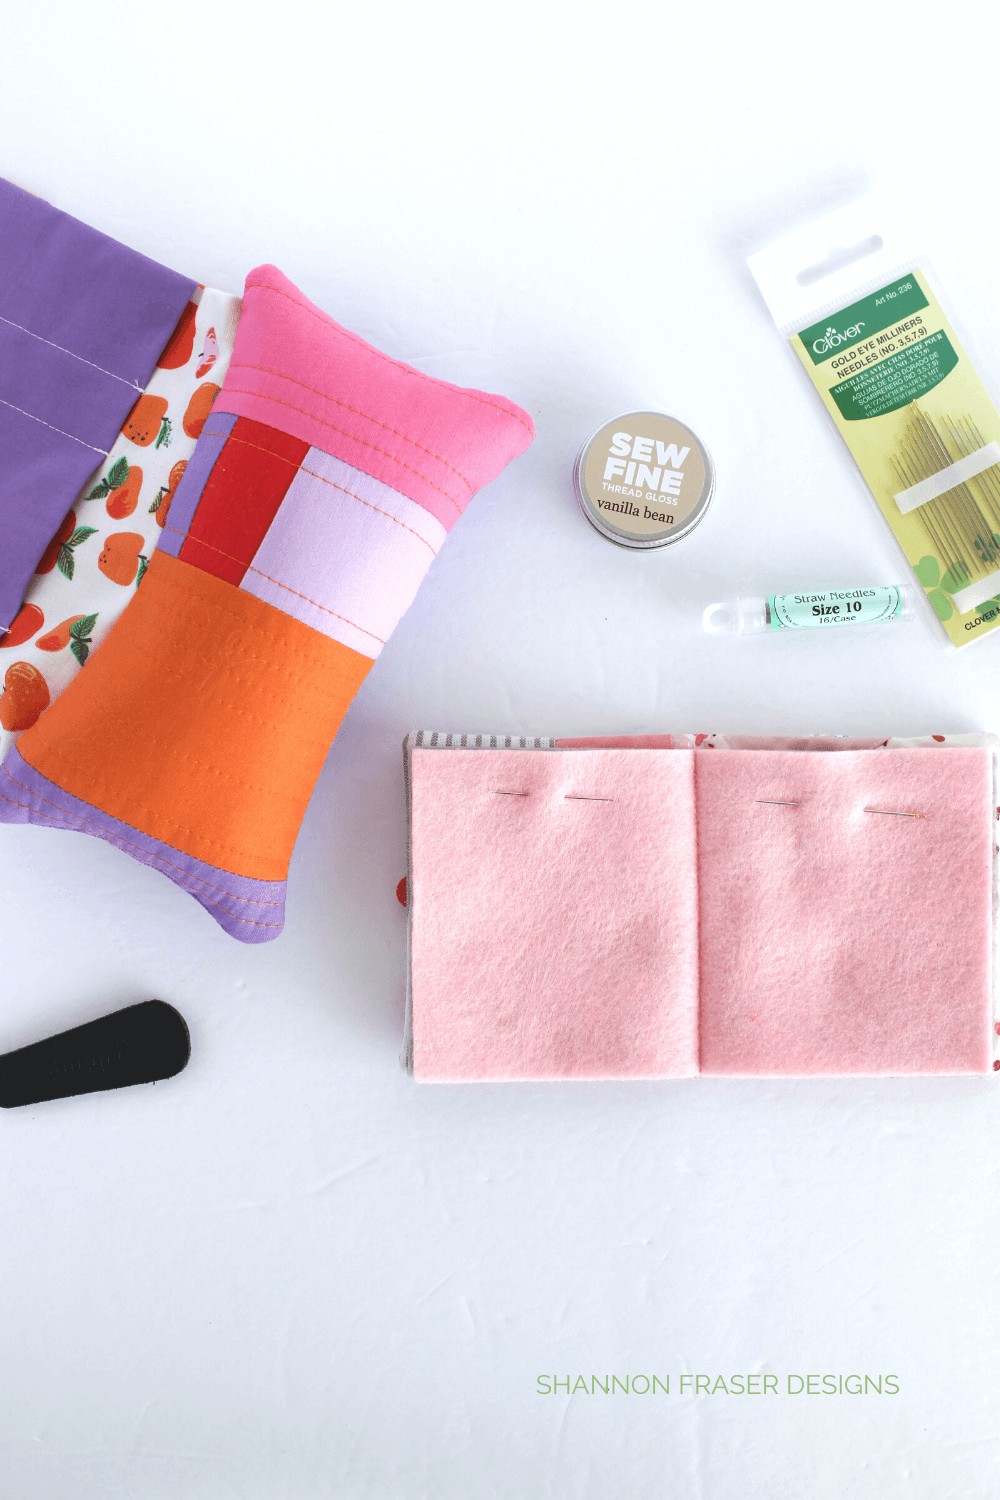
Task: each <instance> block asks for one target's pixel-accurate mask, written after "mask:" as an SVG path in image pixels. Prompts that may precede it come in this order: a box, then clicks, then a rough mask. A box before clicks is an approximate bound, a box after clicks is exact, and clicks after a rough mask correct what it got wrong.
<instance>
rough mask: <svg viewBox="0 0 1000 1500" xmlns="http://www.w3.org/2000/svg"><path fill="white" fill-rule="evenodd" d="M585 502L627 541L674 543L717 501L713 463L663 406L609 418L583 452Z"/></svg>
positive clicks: (606, 528)
mask: <svg viewBox="0 0 1000 1500" xmlns="http://www.w3.org/2000/svg"><path fill="white" fill-rule="evenodd" d="M573 478H574V482H575V486H576V496H577V499H578V500H579V502H580V508H581V510H582V511H583V513H584V515H585V516H586V517H587V520H588V521H589V522H590V523H591V525H592V526H594V527H596V528H597V530H598V531H599V532H600V533H601V534H602V536H606V537H607V538H608V539H609V541H612V542H617V543H618V544H619V545H620V546H622V547H635V548H639V549H648V548H653V547H669V546H670V544H671V542H678V541H680V539H681V537H684V536H687V534H688V532H690V531H693V530H694V528H695V527H696V526H697V524H698V522H699V521H700V520H701V519H702V517H703V516H704V514H705V512H706V511H707V510H708V507H709V505H710V504H711V502H712V494H713V492H714V489H715V469H714V467H713V464H712V459H711V457H710V455H709V452H708V449H707V448H706V447H705V445H704V443H703V442H702V441H701V439H700V438H699V437H698V436H697V434H696V433H694V432H692V430H691V428H690V427H687V426H685V424H684V423H683V422H679V421H678V420H677V418H676V417H670V416H667V414H666V413H665V412H659V411H632V412H625V413H624V414H623V415H622V416H620V417H614V418H613V419H612V420H611V421H610V422H605V423H604V425H603V426H602V427H599V428H598V429H597V431H596V432H595V433H594V434H593V435H592V436H591V437H589V438H588V439H587V441H586V442H585V443H584V445H583V447H582V448H581V449H580V452H579V454H578V455H577V460H576V467H575V469H574V474H573Z"/></svg>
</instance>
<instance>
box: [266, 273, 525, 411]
mask: <svg viewBox="0 0 1000 1500" xmlns="http://www.w3.org/2000/svg"><path fill="white" fill-rule="evenodd" d="M247 292H273V293H274V295H275V296H276V297H284V298H285V300H286V301H288V302H292V303H294V305H295V306H296V307H297V308H299V309H300V311H301V312H304V313H309V314H310V316H311V317H314V318H318V319H319V321H320V322H321V323H324V324H325V325H326V327H327V328H329V329H331V330H332V331H333V332H334V333H339V334H340V335H341V336H342V337H343V338H345V339H350V340H351V342H352V343H355V344H360V345H361V347H362V349H365V350H366V351H367V352H368V353H369V354H374V355H375V356H376V357H377V358H378V359H384V360H385V361H386V363H387V364H390V365H395V367H396V369H397V370H402V372H403V374H404V375H416V376H417V377H418V378H419V379H421V380H429V381H431V382H432V383H433V384H434V385H440V386H443V387H444V388H445V389H446V390H449V391H454V393H455V394H456V395H457V396H468V398H469V400H470V401H478V402H479V404H480V406H489V407H492V409H493V410H494V411H498V412H501V413H502V414H503V415H504V416H505V417H512V418H513V420H514V421H515V422H520V424H521V426H522V427H523V428H524V430H525V432H531V433H532V436H534V433H533V432H532V429H531V426H530V425H529V423H527V422H526V421H525V420H524V418H523V417H522V416H521V415H520V413H519V412H516V411H511V409H510V407H509V406H501V405H500V403H499V401H491V400H490V399H489V397H488V396H481V395H480V394H479V392H478V391H470V390H469V389H468V388H467V387H466V386H464V385H453V384H452V383H451V381H450V380H438V378H437V376H436V375H428V374H426V373H425V372H424V371H423V370H415V369H413V367H412V366H411V365H406V364H404V363H403V362H402V360H399V359H393V357H392V355H391V354H385V353H384V352H383V351H382V350H381V349H376V348H375V346H374V344H369V342H368V340H367V339H363V338H361V337H360V335H359V334H356V333H352V332H351V330H350V329H349V328H342V327H341V326H340V324H339V323H337V322H335V321H334V320H333V318H331V317H329V315H328V314H327V313H324V312H321V311H320V310H319V308H318V307H312V306H310V304H309V303H307V302H303V301H302V300H301V299H300V298H298V297H293V296H292V295H291V293H290V292H286V291H285V290H284V289H283V288H282V287H280V286H271V285H270V283H269V282H266V281H252V282H248V283H247V285H246V286H245V287H244V289H243V295H244V296H246V294H247Z"/></svg>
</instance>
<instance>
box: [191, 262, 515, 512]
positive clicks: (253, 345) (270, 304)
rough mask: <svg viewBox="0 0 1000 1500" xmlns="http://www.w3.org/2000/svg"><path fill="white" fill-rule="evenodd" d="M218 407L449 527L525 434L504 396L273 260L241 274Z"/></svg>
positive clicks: (512, 404) (502, 464)
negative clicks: (416, 349) (392, 343)
mask: <svg viewBox="0 0 1000 1500" xmlns="http://www.w3.org/2000/svg"><path fill="white" fill-rule="evenodd" d="M217 410H219V411H225V412H234V413H235V414H236V415H237V416H246V417H252V418H254V419H255V420H256V421H259V422H266V423H268V424H269V425H271V426H272V427H277V428H279V429H280V430H281V431H283V432H288V433H291V434H293V436H295V437H298V438H301V439H302V440H303V441H304V442H307V443H310V444H311V445H312V446H314V447H316V448H321V449H322V450H323V451H324V452H325V453H330V454H332V455H333V456H334V457H336V458H341V459H343V460H344V462H345V463H349V464H352V465H353V466H354V467H355V468H356V469H360V470H362V471H363V472H364V473H366V474H370V475H371V476H372V478H374V479H379V480H381V481H382V482H383V483H384V484H388V485H391V486H392V488H393V489H396V490H398V491H399V492H400V493H401V494H403V495H407V496H408V497H409V498H410V499H411V500H414V501H416V502H417V504H418V505H422V506H424V507H425V508H426V509H427V510H429V511H430V512H431V514H432V515H434V516H436V517H437V518H438V520H439V521H441V523H442V524H443V525H444V526H446V527H449V528H450V527H451V526H453V525H454V523H455V521H456V520H457V519H458V517H459V516H460V515H461V513H462V512H463V511H464V509H465V507H466V505H467V504H468V503H469V500H470V499H471V498H472V496H473V494H474V493H475V491H476V490H478V489H481V488H482V486H483V485H484V484H488V483H489V481H490V480H491V479H495V478H496V476H497V475H498V474H499V473H500V471H501V469H503V468H504V467H505V466H506V465H507V464H508V463H509V462H510V460H511V459H512V458H516V457H517V455H518V454H519V453H521V452H523V450H524V449H525V448H527V447H528V445H529V443H530V442H531V440H532V438H533V437H534V433H535V429H534V425H533V423H532V421H531V418H530V417H529V416H528V415H527V413H526V412H524V411H522V410H521V408H520V407H519V406H516V405H515V404H514V402H512V401H508V400H507V399H506V398H505V397H503V396H494V395H490V394H488V393H487V392H485V391H476V390H467V389H465V388H464V387H462V386H457V385H450V384H448V383H447V382H446V381H443V380H435V379H434V378H433V377H432V376H430V375H425V374H424V373H423V372H422V371H420V370H415V369H413V368H412V367H411V366H410V365H406V364H402V363H401V362H400V361H399V360H395V359H392V358H391V357H390V356H389V355H387V354H383V353H382V352H381V350H379V349H375V348H374V347H373V346H372V345H371V344H368V343H366V342H365V340H364V339H362V338H359V337H358V335H357V334H355V333H351V332H350V331H349V330H348V329H346V328H342V327H341V326H340V324H339V323H336V322H334V320H333V319H332V318H330V317H328V316H327V314H326V313H324V312H322V311H321V310H320V309H319V308H318V307H316V306H315V305H314V304H313V303H312V302H310V301H309V299H308V298H307V297H304V296H303V294H302V293H301V292H300V291H299V290H298V288H297V287H296V286H295V285H294V284H293V283H292V282H291V281H289V280H288V278H287V276H283V275H282V273H281V272H280V271H279V270H278V269H277V267H276V266H259V267H258V268H257V269H256V270H255V271H251V272H250V275H249V276H248V277H247V281H246V289H245V292H244V302H243V316H242V318H241V320H240V326H239V329H238V331H237V335H236V348H235V350H234V353H233V358H232V361H231V363H230V366H229V371H228V373H227V375H226V378H225V381H224V383H223V387H222V395H221V396H220V397H219V398H218V402H217Z"/></svg>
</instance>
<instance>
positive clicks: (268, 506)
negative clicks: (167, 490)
mask: <svg viewBox="0 0 1000 1500" xmlns="http://www.w3.org/2000/svg"><path fill="white" fill-rule="evenodd" d="M308 452H309V444H308V443H304V442H303V441H302V440H301V438H295V437H290V436H289V434H288V433H287V432H279V431H278V430H277V428H274V427H268V426H266V425H265V424H264V423H263V422H254V421H251V419H250V418H249V417H240V418H239V419H238V421H237V422H236V425H235V427H234V428H233V430H232V432H231V433H230V435H229V437H228V438H227V440H226V445H225V447H224V448H223V450H222V452H221V453H220V455H219V457H218V459H217V460H216V462H215V465H214V466H213V468H212V472H211V474H210V475H209V478H208V483H207V484H206V485H205V488H204V490H203V491H202V496H201V499H200V500H199V502H198V508H197V510H196V511H195V513H194V519H193V521H192V522H191V525H190V527H189V529H188V535H187V538H186V539H185V541H184V543H183V544H182V546H181V550H180V557H181V559H182V561H184V562H186V563H191V564H193V566H194V567H196V568H202V569H203V570H204V571H205V572H206V573H214V574H215V576H216V578H224V579H225V580H226V582H227V583H232V584H235V585H236V586H237V587H238V586H239V585H240V584H241V583H242V581H243V575H244V574H245V573H246V570H247V568H248V567H249V565H250V563H251V562H253V559H254V557H255V556H256V553H257V549H258V547H259V546H260V544H261V542H262V541H263V540H264V537H265V535H266V534H267V530H268V528H269V526H270V525H271V522H272V521H273V520H274V517H275V513H276V511H277V509H278V506H279V505H280V504H281V502H282V500H283V499H284V498H285V495H286V493H287V491H288V487H289V485H290V484H291V482H292V480H293V479H294V478H295V475H296V472H297V470H298V467H299V464H301V462H302V460H303V459H304V458H305V456H306V454H307V453H308Z"/></svg>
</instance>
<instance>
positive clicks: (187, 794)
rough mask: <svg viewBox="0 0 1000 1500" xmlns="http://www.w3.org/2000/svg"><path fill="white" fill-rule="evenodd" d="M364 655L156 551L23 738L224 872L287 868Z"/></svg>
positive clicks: (77, 786) (42, 758)
mask: <svg viewBox="0 0 1000 1500" xmlns="http://www.w3.org/2000/svg"><path fill="white" fill-rule="evenodd" d="M371 665H372V661H371V658H370V657H367V656H362V655H361V654H360V653H359V652H357V651H352V650H351V649H350V648H349V647H347V646H342V645H341V644H340V642H339V641H334V640H332V639H331V638H330V637H329V636H326V635H322V634H321V633H320V632H319V631H316V630H312V629H310V627H309V626H308V625H303V624H302V622H301V621H300V620H297V619H295V618H294V616H292V615H287V614H285V613H284V612H283V611H282V610H278V609H275V608H274V607H273V606H272V605H270V604H266V603H265V602H264V601H263V600H262V599H258V598H256V597H255V595H253V594H250V593H247V592H245V591H244V590H242V589H238V588H234V587H233V586H232V585H231V584H228V583H225V582H224V581H223V580H221V579H219V578H216V577H214V576H213V575H212V574H210V573H205V572H203V571H202V570H201V569H200V568H196V567H192V566H191V565H190V564H189V563H185V562H181V561H180V560H179V559H177V558H174V557H171V556H170V555H169V554H168V553H163V552H157V553H156V554H155V555H154V557H153V559H152V562H151V563H150V565H149V569H148V571H147V573H146V577H145V578H144V579H143V581H142V584H141V586H140V588H139V589H138V591H137V592H136V595H135V598H134V599H133V600H132V602H131V603H130V605H129V607H128V609H127V610H126V611H125V613H124V614H123V615H122V617H121V619H120V620H119V621H118V622H117V624H116V625H115V628H114V629H113V630H112V631H111V633H110V634H109V635H108V637H107V639H106V640H105V641H104V643H103V645H102V646H101V647H100V649H99V650H98V651H96V652H95V653H94V655H93V657H92V659H91V660H90V661H89V662H88V664H87V669H86V671H85V672H81V673H80V674H79V675H78V676H77V677H76V678H74V680H73V681H72V682H71V683H70V685H69V687H68V688H67V689H66V691H65V692H64V693H63V694H62V695H61V696H60V697H59V698H57V699H56V701H55V703H53V704H52V706H51V708H50V709H49V710H48V712H47V713H45V714H43V715H42V717H41V718H40V719H39V721H38V723H37V724H36V725H35V726H34V727H33V728H32V729H30V730H29V731H28V732H27V733H26V734H24V735H22V737H21V740H20V741H19V744H18V749H19V750H20V752H21V754H22V755H23V756H24V758H25V760H26V761H27V762H28V763H29V765H31V766H34V768H35V770H36V771H38V772H40V773H41V775H43V776H46V777H48V779H49V780H50V781H53V782H55V783H56V784H57V785H58V786H61V787H62V788H64V790H65V791H67V792H71V793H72V794H73V795H74V796H76V797H80V798H81V799H82V800H83V801H84V802H89V803H90V805H91V806H92V807H98V808H101V809H102V811H104V812H106V813H110V815H111V816H112V817H114V818H120V819H121V820H122V821H123V822H125V823H130V824H131V825H132V827H133V828H137V829H140V830H141V831H142V832H143V833H147V834H150V835H151V836H152V837H154V838H158V839H162V840H163V842H164V843H166V844H170V845H172V846H173V847H174V848H175V849H180V850H182V851H183V852H184V853H185V854H190V855H193V856H195V857H196V858H197V859H202V860H205V861H206V862H207V863H209V864H213V865H216V866H217V867H218V868H219V869H223V870H228V871H230V872H231V873H232V874H234V875H247V876H250V877H252V878H253V879H256V880H283V879H284V878H285V876H286V875H287V873H288V861H289V858H290V856H291V852H292V847H293V845H294V843H295V838H296V835H297V833H298V830H299V824H300V822H301V820H302V815H303V813H304V811H305V807H306V803H307V802H308V801H309V797H310V795H311V793H312V789H313V786H314V785H315V782H316V778H317V776H318V775H319V773H320V770H321V769H322V765H323V761H324V759H325V758H326V754H327V751H328V750H329V748H330V744H331V742H332V740H333V737H334V735H335V734H336V732H337V729H338V728H339V726H340V721H341V720H342V718H343V717H344V714H345V713H346V712H347V709H348V707H349V706H350V703H351V701H352V699H353V698H354V696H355V694H356V693H357V691H358V688H359V687H360V686H361V683H362V682H363V681H364V679H365V677H366V675H367V673H368V670H369V668H370V667H371Z"/></svg>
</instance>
